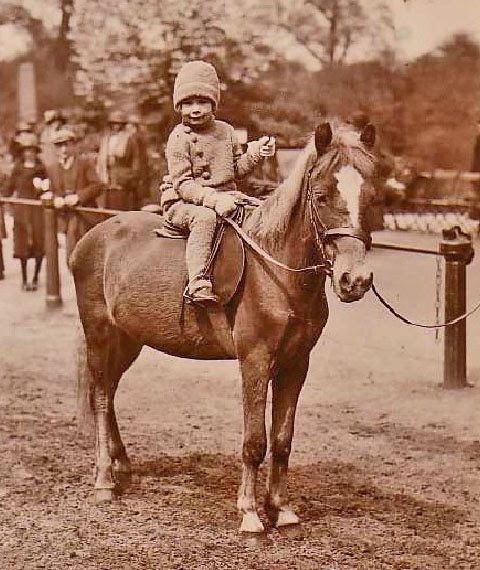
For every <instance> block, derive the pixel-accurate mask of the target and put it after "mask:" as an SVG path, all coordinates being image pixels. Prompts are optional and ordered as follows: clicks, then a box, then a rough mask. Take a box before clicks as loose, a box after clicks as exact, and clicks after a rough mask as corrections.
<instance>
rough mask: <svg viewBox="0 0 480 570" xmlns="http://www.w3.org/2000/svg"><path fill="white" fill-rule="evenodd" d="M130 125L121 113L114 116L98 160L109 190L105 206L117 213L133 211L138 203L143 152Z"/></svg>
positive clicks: (111, 118) (104, 201) (111, 114)
mask: <svg viewBox="0 0 480 570" xmlns="http://www.w3.org/2000/svg"><path fill="white" fill-rule="evenodd" d="M127 124H128V119H127V116H126V115H125V114H124V113H122V112H121V111H113V112H112V113H110V115H109V117H108V131H107V133H106V134H105V135H104V136H103V138H102V140H101V142H100V149H99V152H98V158H97V173H98V177H99V178H100V180H101V181H102V182H103V183H104V184H105V186H106V191H105V192H104V194H103V196H102V197H101V205H102V206H103V207H106V208H111V209H113V210H133V209H134V208H135V205H136V201H137V199H136V193H135V190H136V187H137V184H138V178H139V170H140V152H139V148H138V144H137V143H136V141H135V140H134V138H133V137H132V134H131V132H130V131H129V130H128V129H127Z"/></svg>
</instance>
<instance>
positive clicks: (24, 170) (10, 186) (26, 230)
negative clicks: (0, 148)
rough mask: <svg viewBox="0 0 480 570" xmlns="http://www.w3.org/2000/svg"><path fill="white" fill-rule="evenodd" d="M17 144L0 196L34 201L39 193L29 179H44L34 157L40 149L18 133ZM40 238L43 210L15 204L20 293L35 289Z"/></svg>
mask: <svg viewBox="0 0 480 570" xmlns="http://www.w3.org/2000/svg"><path fill="white" fill-rule="evenodd" d="M17 141H18V144H19V148H20V149H21V160H19V161H18V162H17V163H16V164H15V166H14V167H13V170H12V173H11V174H10V178H9V180H8V181H7V183H6V184H5V186H4V188H3V192H2V193H3V195H4V196H11V195H12V194H14V195H15V197H16V198H28V199H37V198H38V197H39V195H40V193H41V191H38V190H37V189H36V188H35V186H34V184H33V180H34V178H41V179H43V178H47V173H46V171H45V168H44V166H43V164H42V162H41V161H40V159H39V158H38V155H39V153H40V150H41V149H40V147H39V145H38V140H37V136H36V135H35V134H33V133H22V134H21V135H20V136H19V137H18V139H17ZM44 236H45V232H44V224H43V208H39V207H36V206H26V205H15V206H14V207H13V257H15V258H17V259H20V264H21V268H22V289H23V290H24V291H35V290H36V289H37V286H38V275H39V273H40V269H41V267H42V260H43V256H44V255H45V246H44V241H45V237H44ZM31 258H33V259H35V272H34V275H33V280H32V283H31V284H30V283H28V279H27V260H28V259H31Z"/></svg>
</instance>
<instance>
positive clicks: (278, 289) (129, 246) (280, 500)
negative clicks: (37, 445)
mask: <svg viewBox="0 0 480 570" xmlns="http://www.w3.org/2000/svg"><path fill="white" fill-rule="evenodd" d="M374 139H375V130H374V128H373V127H372V126H371V125H369V126H368V127H366V129H365V130H364V131H363V132H362V133H361V134H358V133H355V132H352V131H351V130H349V128H347V127H346V126H341V125H340V126H338V127H337V128H336V129H335V132H334V133H333V132H332V128H331V126H330V124H329V123H324V124H322V125H320V126H319V127H317V129H316V132H315V136H314V137H312V141H311V142H310V143H309V144H308V145H307V146H306V148H305V149H304V151H303V152H302V153H301V155H300V156H299V158H298V160H297V163H296V165H295V166H294V169H293V170H292V172H291V174H290V176H289V177H288V178H287V179H286V180H285V182H284V183H283V184H282V185H280V186H279V188H278V189H277V191H276V192H275V193H274V194H273V195H272V196H270V197H269V198H268V199H267V200H266V201H265V202H264V203H263V204H262V205H260V206H259V207H258V208H256V209H255V210H254V212H253V213H251V214H250V216H249V217H248V218H247V219H246V221H245V223H244V226H243V228H244V231H245V232H246V235H248V236H249V238H250V240H252V241H254V242H255V243H256V244H258V245H259V246H260V248H261V250H259V249H253V248H252V247H251V246H249V245H248V244H247V245H246V246H245V270H244V273H243V277H242V279H241V282H240V284H239V286H238V288H237V290H236V292H235V294H234V295H233V297H232V299H231V300H230V301H229V302H228V303H227V304H226V305H225V306H224V307H223V308H220V309H206V308H201V307H195V306H192V305H185V306H184V305H183V302H182V292H183V289H184V286H185V283H186V267H185V260H184V252H185V242H184V240H168V239H160V238H158V237H156V236H155V235H154V231H153V230H154V229H155V228H157V227H158V226H159V220H160V218H159V217H158V216H156V215H155V214H152V213H149V212H126V213H125V214H121V215H119V216H116V217H115V218H111V219H109V220H107V221H105V222H104V223H101V224H99V225H97V226H96V227H95V228H93V229H92V230H91V231H90V232H88V234H87V235H86V236H84V237H83V238H82V239H81V240H80V241H79V243H78V244H77V247H76V249H75V250H74V253H73V256H72V258H71V268H72V273H73V276H74V279H75V287H76V292H77V302H78V308H79V313H80V318H81V321H82V324H83V329H84V333H85V340H86V349H87V352H86V355H87V359H86V366H85V374H84V380H85V382H84V383H83V391H84V397H85V398H86V400H87V401H89V404H90V406H91V409H92V411H93V414H94V418H95V432H96V477H95V496H96V499H97V500H98V501H102V500H111V499H112V498H113V494H114V490H115V485H116V482H117V483H118V482H119V481H120V480H121V479H122V478H123V477H124V478H128V475H129V473H130V463H129V459H128V457H127V454H126V451H125V447H124V445H123V443H122V440H121V438H120V434H119V430H118V426H117V422H116V418H115V409H114V396H115V391H116V389H117V386H118V382H119V380H120V378H121V376H122V374H123V373H124V372H125V371H126V370H127V369H128V368H129V366H130V365H131V364H132V363H133V361H134V360H135V359H136V358H137V357H138V355H139V353H140V351H141V348H142V346H143V345H148V346H150V347H153V348H155V349H157V350H159V351H162V352H165V353H169V354H172V355H176V356H181V357H183V358H197V359H238V361H239V363H240V369H241V375H242V390H243V409H244V432H243V450H242V460H243V475H242V481H241V485H240V489H239V493H238V503H237V506H238V509H239V511H240V514H241V516H242V523H241V527H240V530H241V531H243V532H250V533H261V532H263V531H264V526H263V524H262V522H261V521H260V518H259V516H258V513H257V503H256V496H255V495H256V493H255V487H256V480H257V473H258V469H259V466H260V464H261V463H262V461H263V460H264V458H265V454H266V450H267V435H266V428H265V408H266V400H267V391H268V386H269V383H270V382H271V385H272V424H271V436H270V453H271V455H270V469H269V476H268V484H267V497H266V512H267V514H268V516H269V518H270V519H271V521H272V524H274V525H276V526H277V527H282V526H286V525H295V524H298V523H299V519H298V517H297V515H296V514H295V513H294V511H293V510H292V508H291V507H290V505H289V502H288V497H287V468H288V461H289V455H290V448H291V443H292V436H293V430H294V422H295V411H296V407H297V401H298V397H299V394H300V391H301V389H302V386H303V383H304V380H305V377H306V375H307V370H308V364H309V356H310V351H311V350H312V348H313V347H314V345H315V343H316V342H317V340H318V338H319V336H320V334H321V332H322V330H323V328H324V326H325V323H326V322H327V318H328V306H327V300H326V296H325V280H326V274H327V273H329V274H331V275H332V282H333V288H334V290H335V292H336V294H337V295H338V297H339V298H340V299H341V300H342V301H345V302H351V301H356V300H358V299H360V298H361V297H362V296H363V295H364V293H365V292H366V291H367V290H368V289H369V287H370V285H371V282H372V274H371V272H370V270H369V269H368V268H367V266H366V264H365V251H366V246H365V240H363V239H362V235H361V233H360V230H359V227H360V223H359V217H360V208H359V204H360V195H361V194H362V195H365V193H367V194H368V192H369V191H370V190H371V178H372V174H373V169H374V159H373V156H372V154H371V147H372V146H373V144H374ZM234 240H235V234H234V232H233V230H231V229H230V230H229V231H228V232H226V236H225V238H224V242H223V249H224V250H225V248H226V249H227V251H230V250H229V247H230V246H232V244H233V241H234ZM233 249H234V248H233ZM237 251H238V248H237ZM262 251H263V252H267V253H262ZM269 256H270V257H269ZM221 257H222V256H221ZM272 258H274V259H275V260H276V261H279V262H280V263H283V264H284V265H286V266H289V268H296V269H300V268H303V269H305V270H304V271H291V270H289V269H286V268H285V267H281V266H279V265H277V264H275V263H272ZM226 259H227V260H228V255H224V256H223V263H225V260H226ZM313 264H315V265H317V270H314V269H313V268H312V267H313ZM322 264H323V266H324V268H325V271H318V266H320V267H321V266H322ZM230 269H232V270H233V269H234V268H233V266H232V267H231V268H230ZM228 271H229V270H228V269H227V271H226V272H224V273H228Z"/></svg>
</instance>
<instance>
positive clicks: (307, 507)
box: [0, 233, 480, 570]
mask: <svg viewBox="0 0 480 570" xmlns="http://www.w3.org/2000/svg"><path fill="white" fill-rule="evenodd" d="M394 237H395V240H396V241H399V240H400V239H401V240H403V241H407V242H410V243H425V244H427V243H428V244H434V243H435V242H436V241H437V240H436V238H428V237H425V236H417V235H413V236H412V235H410V236H407V235H405V234H398V235H395V236H394ZM387 238H388V239H391V238H392V235H391V234H390V235H388V234H385V233H382V234H380V235H378V236H377V239H387ZM10 246H11V244H10V242H9V241H7V242H4V247H5V249H6V251H5V254H6V255H5V257H6V262H7V269H6V279H5V281H2V282H0V315H1V325H2V326H1V327H0V343H1V351H0V382H1V391H0V414H1V415H0V417H1V421H0V449H1V458H2V461H1V462H0V498H1V506H0V560H1V562H0V567H1V568H5V569H8V570H31V569H36V568H45V569H47V570H54V569H62V570H64V569H67V568H68V569H72V568H73V569H79V570H80V569H82V570H83V569H85V570H97V569H99V570H123V569H125V570H127V569H129V570H137V569H138V570H140V569H142V570H144V569H152V570H153V569H155V570H157V569H195V570H197V569H198V570H200V569H202V570H203V569H205V570H210V569H211V570H215V569H218V570H220V569H221V570H224V569H235V570H270V569H271V570H292V569H298V570H317V569H328V570H337V569H339V570H340V569H342V570H343V569H349V570H350V569H351V570H354V569H355V570H356V569H375V570H377V569H390V568H392V569H398V570H400V569H408V570H410V569H411V570H413V569H418V570H430V569H432V570H433V569H436V570H443V569H447V568H455V569H475V568H479V569H480V505H479V501H478V497H479V492H480V422H479V421H478V410H479V409H480V392H479V389H478V387H473V388H467V389H465V390H460V391H445V390H443V389H441V388H440V387H439V383H440V382H441V380H442V350H443V349H442V339H441V338H440V341H439V342H436V341H435V335H434V333H432V332H430V331H425V330H421V329H414V328H411V327H408V326H406V325H404V324H402V323H400V322H399V321H396V320H395V319H393V317H391V316H390V315H389V314H388V313H386V311H385V309H383V308H382V307H381V306H380V305H379V304H378V302H377V301H376V300H375V299H374V297H373V295H372V294H368V295H367V297H366V298H365V299H364V300H362V301H361V302H359V303H357V304H354V305H342V304H340V302H338V301H337V300H336V299H334V298H333V296H332V295H331V294H330V300H331V319H330V321H329V323H328V325H327V328H326V331H325V334H324V336H323V337H322V339H321V340H320V342H319V343H318V345H317V347H316V348H315V349H314V351H313V353H312V361H311V368H310V372H309V377H308V379H307V384H306V386H305V389H304V391H303V393H302V397H301V402H300V406H299V413H298V419H297V424H296V435H295V441H294V449H293V453H292V459H291V481H290V493H291V497H292V502H293V504H294V506H295V508H296V510H297V512H298V513H299V515H300V516H301V518H302V521H303V528H304V534H305V536H304V538H303V539H302V540H298V539H293V538H291V537H286V536H284V535H282V534H280V533H278V532H277V531H275V530H273V529H268V534H267V539H266V540H265V542H264V543H263V544H262V545H254V544H251V543H249V542H245V541H243V540H242V539H241V537H239V535H238V532H237V527H238V519H237V514H236V509H235V499H236V491H237V485H238V481H239V473H240V462H239V450H240V444H241V404H240V402H241V400H240V389H239V388H240V387H239V375H238V370H237V366H236V364H235V363H228V362H227V363H226V362H218V363H217V362H215V363H205V362H195V361H187V360H179V359H174V358H171V357H168V356H165V355H162V354H159V353H155V352H153V351H152V350H147V349H145V350H144V352H143V353H142V355H141V356H140V358H139V360H138V361H137V362H136V363H135V365H134V366H133V367H132V368H131V370H130V371H129V372H128V373H127V374H126V375H125V378H124V379H123V380H122V384H121V386H120V390H119V397H118V406H117V407H118V412H119V422H120V426H121V429H122V432H123V434H124V441H125V443H126V445H127V448H128V450H129V453H130V456H131V458H132V461H133V468H134V482H133V485H132V487H131V488H130V489H129V490H128V492H127V493H126V494H124V495H123V496H122V497H121V498H119V499H118V500H117V501H116V502H115V503H114V504H112V505H109V506H96V505H94V504H93V502H92V498H91V497H92V484H93V481H92V466H93V442H92V441H91V436H88V435H81V434H79V433H78V431H77V429H76V423H75V381H74V378H75V374H74V371H75V358H74V347H75V337H76V330H77V317H76V311H75V301H74V296H73V289H72V283H71V280H70V277H69V275H68V274H67V273H66V271H65V268H64V267H62V277H63V279H62V286H63V289H62V296H63V300H64V305H63V307H62V308H61V309H58V310H50V311H47V310H46V309H45V303H44V293H45V291H44V276H43V282H42V286H41V288H40V290H39V291H38V292H36V293H33V292H29V293H26V292H21V291H20V277H19V271H18V268H17V266H16V263H14V261H13V260H12V259H11V258H10V256H11V253H10ZM61 253H62V254H63V251H62V252H61ZM371 260H372V264H373V266H374V270H375V275H376V277H375V280H376V283H377V286H378V288H379V289H380V290H381V291H382V292H383V293H384V294H385V295H386V296H387V297H388V298H389V299H390V300H391V301H392V302H394V303H395V305H396V306H397V307H398V308H399V309H400V310H402V311H403V312H405V313H406V314H407V315H408V316H410V317H412V318H415V319H417V320H423V321H432V320H433V319H434V297H435V291H434V284H435V267H436V266H435V258H434V257H427V256H420V255H411V254H403V253H391V252H386V251H379V250H377V251H373V252H372V254H371ZM62 262H63V255H62ZM479 298H480V261H479V260H478V259H477V260H476V261H475V262H474V263H473V264H472V266H471V267H470V269H469V302H468V304H469V305H472V304H473V303H474V302H476V301H477V300H478V299H479ZM468 334H469V337H468V338H469V340H468V353H469V361H468V373H469V379H470V381H471V382H473V383H475V382H477V383H478V381H479V377H480V354H479V351H478V349H477V346H478V343H477V341H478V339H479V338H480V313H479V314H477V315H475V316H473V317H472V318H471V319H470V320H469V325H468ZM263 480H264V473H263V474H262V484H261V485H260V488H259V490H260V493H261V494H263ZM263 518H264V519H265V517H263Z"/></svg>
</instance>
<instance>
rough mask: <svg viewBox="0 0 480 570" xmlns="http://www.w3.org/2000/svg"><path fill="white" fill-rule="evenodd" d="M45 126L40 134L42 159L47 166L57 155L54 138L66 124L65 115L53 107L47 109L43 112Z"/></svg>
mask: <svg viewBox="0 0 480 570" xmlns="http://www.w3.org/2000/svg"><path fill="white" fill-rule="evenodd" d="M43 120H44V127H43V129H42V132H41V134H40V146H41V147H42V160H43V163H44V164H45V165H46V166H49V165H50V164H53V163H54V162H55V161H56V159H57V155H56V152H55V146H54V144H53V138H54V136H55V133H56V132H57V131H58V130H59V129H60V128H61V127H62V126H63V125H64V124H65V122H66V121H65V118H64V116H63V115H62V114H61V113H60V112H59V111H55V110H53V109H51V110H49V111H45V113H44V114H43Z"/></svg>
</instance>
